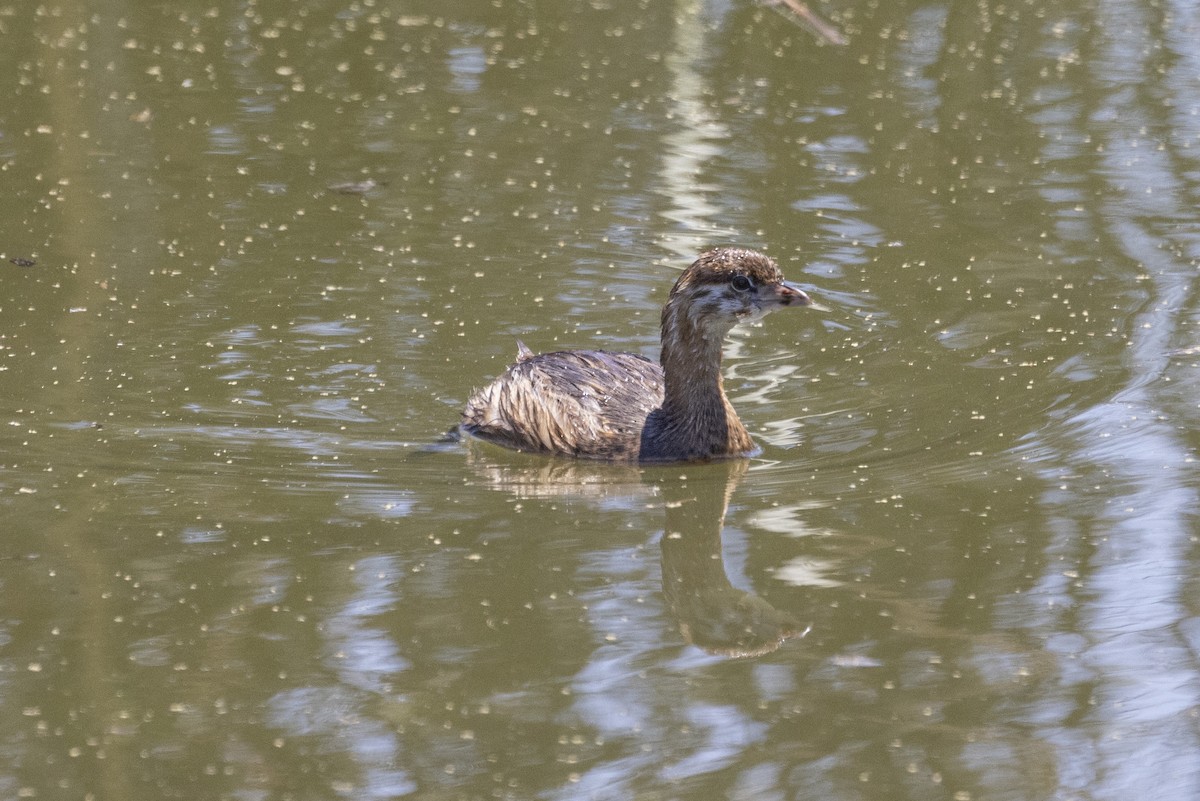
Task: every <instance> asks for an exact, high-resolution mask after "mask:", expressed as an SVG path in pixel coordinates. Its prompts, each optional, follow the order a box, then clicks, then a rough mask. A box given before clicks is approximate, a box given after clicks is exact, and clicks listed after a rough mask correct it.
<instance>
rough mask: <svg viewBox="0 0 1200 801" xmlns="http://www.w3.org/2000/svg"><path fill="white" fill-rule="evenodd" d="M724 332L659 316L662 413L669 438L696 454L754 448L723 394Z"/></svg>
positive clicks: (680, 318) (725, 453)
mask: <svg viewBox="0 0 1200 801" xmlns="http://www.w3.org/2000/svg"><path fill="white" fill-rule="evenodd" d="M724 333H725V332H724V331H719V332H715V331H708V332H705V331H703V330H701V329H699V328H698V327H697V326H696V325H694V324H693V322H692V321H691V320H689V319H688V318H687V316H686V315H684V314H670V313H664V315H663V330H662V368H663V384H664V388H663V405H662V410H663V415H664V417H665V418H666V420H667V421H668V427H669V428H670V429H672V430H673V438H674V439H676V441H677V442H679V443H680V444H681V445H682V446H684V447H685V448H686V449H687V450H688V452H689V453H690V454H693V456H694V457H695V458H704V457H719V456H732V455H737V454H744V453H747V452H749V451H751V450H753V448H754V442H753V440H751V438H750V434H749V432H747V431H746V428H745V426H743V425H742V422H741V420H739V419H738V416H737V413H736V412H735V411H734V410H733V406H731V405H730V403H729V399H728V398H727V397H725V387H724V382H723V380H722V378H721V348H722V345H723V344H724Z"/></svg>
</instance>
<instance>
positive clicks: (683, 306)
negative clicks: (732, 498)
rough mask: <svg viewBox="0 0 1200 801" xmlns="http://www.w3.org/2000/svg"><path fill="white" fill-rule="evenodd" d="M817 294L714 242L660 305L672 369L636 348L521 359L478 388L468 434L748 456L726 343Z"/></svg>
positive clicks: (653, 457) (663, 455) (586, 447)
mask: <svg viewBox="0 0 1200 801" xmlns="http://www.w3.org/2000/svg"><path fill="white" fill-rule="evenodd" d="M811 302H812V301H811V300H809V297H808V295H806V294H804V292H803V291H801V290H800V288H799V287H797V286H795V285H793V284H789V283H787V282H786V281H784V280H783V274H782V273H781V272H780V271H779V268H778V267H777V266H775V262H773V261H772V260H771V259H770V258H768V257H767V256H765V255H763V254H762V253H758V252H756V251H753V250H741V249H736V248H716V249H714V250H710V251H708V252H706V253H704V254H702V255H701V256H700V258H698V259H697V260H696V261H695V262H694V263H693V264H692V266H691V267H688V268H687V269H686V270H684V271H683V273H682V274H681V275H680V276H679V279H678V280H677V281H675V285H674V286H673V287H672V288H671V294H670V297H668V298H667V304H666V305H665V306H664V307H663V310H662V366H661V367H660V366H659V365H657V364H655V363H654V362H652V361H650V360H649V359H647V358H645V357H642V356H638V355H635V354H632V353H610V352H608V351H603V350H570V351H560V352H557V353H543V354H540V355H537V356H535V355H534V354H533V353H532V352H530V350H529V349H528V348H526V347H525V346H524V345H522V344H521V343H519V342H518V343H517V344H518V354H517V362H516V364H513V365H512V366H510V367H509V368H508V369H507V370H506V371H505V372H504V373H503V375H501V376H500V377H499V378H497V379H496V380H494V381H493V382H492V383H490V384H488V385H487V386H486V387H484V388H483V389H481V390H479V391H478V392H476V393H475V394H473V395H472V396H471V398H470V400H468V401H467V406H466V408H465V409H464V410H463V416H462V430H463V431H465V432H467V433H468V434H473V435H474V436H477V437H480V438H482V439H485V440H489V441H491V442H495V443H497V444H499V445H503V446H505V447H508V448H515V449H517V450H521V451H533V452H537V453H555V454H562V455H566V456H578V457H584V458H592V459H610V460H614V461H633V460H639V461H694V460H704V459H720V458H726V457H739V456H750V455H752V454H753V453H754V452H755V451H756V447H755V445H754V441H753V440H752V439H751V438H750V434H749V432H747V431H746V427H745V426H743V425H742V422H741V420H739V419H738V416H737V413H736V412H735V411H734V410H733V407H732V406H731V405H730V404H729V399H728V398H726V397H725V390H724V388H723V386H722V381H721V346H722V343H723V342H724V339H725V335H726V334H727V333H729V330H730V329H731V328H733V327H734V326H735V325H737V324H738V323H740V322H745V321H748V320H757V319H759V318H760V317H762V316H763V315H765V314H767V313H768V312H771V311H774V310H775V309H779V308H783V307H784V306H807V305H808V304H810V303H811Z"/></svg>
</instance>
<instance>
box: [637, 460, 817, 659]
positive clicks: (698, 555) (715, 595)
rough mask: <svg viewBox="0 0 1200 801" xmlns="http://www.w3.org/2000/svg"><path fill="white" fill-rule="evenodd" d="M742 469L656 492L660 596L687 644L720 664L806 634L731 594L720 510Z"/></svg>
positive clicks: (666, 484)
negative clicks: (661, 504)
mask: <svg viewBox="0 0 1200 801" xmlns="http://www.w3.org/2000/svg"><path fill="white" fill-rule="evenodd" d="M746 468H747V463H746V462H745V461H741V460H738V461H729V462H723V463H719V464H715V465H711V466H705V468H704V469H703V470H702V471H700V472H698V473H696V472H695V471H692V474H693V475H694V476H695V477H694V478H687V477H682V476H681V477H679V478H676V479H675V480H664V481H662V483H661V484H660V486H661V488H662V495H663V498H664V499H665V501H666V512H667V515H666V516H667V520H666V527H665V529H664V531H663V537H662V586H663V595H664V596H665V597H666V600H667V605H668V607H669V608H670V609H671V612H672V614H673V615H674V616H675V618H676V620H678V621H679V631H680V633H681V634H682V635H683V637H684V639H685V640H687V641H688V642H690V643H692V644H694V645H696V646H698V647H700V648H703V649H704V650H705V651H708V652H709V653H714V654H723V655H725V656H739V657H743V656H761V655H762V654H767V653H770V652H772V651H774V650H775V649H777V648H778V647H779V646H780V645H782V644H783V643H784V642H785V641H786V640H788V639H791V638H793V637H800V636H803V635H804V634H805V633H806V631H807V629H806V628H805V627H803V626H801V625H800V623H799V622H798V621H797V620H796V619H795V618H794V617H792V616H791V615H790V614H788V613H787V612H783V611H781V610H779V609H776V608H775V607H774V606H772V605H771V604H770V603H768V602H767V601H766V600H765V599H764V598H762V597H761V596H759V595H755V594H754V593H753V592H748V591H746V590H741V589H738V588H737V587H735V586H733V584H732V582H730V580H729V577H728V576H727V575H726V573H725V560H724V558H723V557H722V552H721V531H722V529H723V528H724V525H725V510H726V509H727V507H728V505H729V498H730V496H731V495H732V494H733V490H734V489H735V488H736V487H737V485H738V482H739V481H740V480H741V477H742V476H743V475H744V474H745V472H746ZM722 474H723V475H722ZM721 478H724V481H721V480H720V479H721Z"/></svg>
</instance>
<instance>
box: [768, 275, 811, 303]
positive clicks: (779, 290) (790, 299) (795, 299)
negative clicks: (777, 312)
mask: <svg viewBox="0 0 1200 801" xmlns="http://www.w3.org/2000/svg"><path fill="white" fill-rule="evenodd" d="M775 302H776V303H778V304H779V305H780V306H793V305H795V306H811V305H813V302H812V298H810V297H809V296H808V293H806V292H805V291H804V290H803V289H801V288H800V287H798V286H796V285H795V284H793V283H792V282H790V281H783V282H781V283H780V284H779V285H778V286H776V287H775Z"/></svg>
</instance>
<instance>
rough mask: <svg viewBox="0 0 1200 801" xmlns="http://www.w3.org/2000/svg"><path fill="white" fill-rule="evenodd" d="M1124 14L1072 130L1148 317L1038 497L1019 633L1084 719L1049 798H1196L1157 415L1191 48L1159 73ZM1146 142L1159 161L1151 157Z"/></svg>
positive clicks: (1060, 737)
mask: <svg viewBox="0 0 1200 801" xmlns="http://www.w3.org/2000/svg"><path fill="white" fill-rule="evenodd" d="M1138 8H1139V7H1138V6H1137V5H1136V4H1131V3H1126V2H1121V0H1116V1H1115V2H1113V3H1110V4H1108V6H1107V8H1106V10H1105V12H1102V13H1100V14H1098V15H1097V18H1098V19H1100V20H1108V21H1109V22H1111V23H1112V29H1111V30H1110V31H1106V32H1103V33H1101V34H1100V35H1099V36H1097V40H1098V41H1097V45H1098V47H1099V50H1098V52H1097V56H1096V58H1097V63H1096V65H1095V66H1094V67H1093V68H1092V74H1093V75H1094V76H1102V78H1103V81H1104V85H1105V86H1106V87H1107V89H1108V95H1107V102H1105V103H1104V104H1102V105H1101V106H1100V107H1099V108H1097V109H1096V110H1094V111H1093V112H1092V118H1091V119H1090V120H1087V121H1086V122H1085V123H1083V124H1088V123H1090V124H1088V128H1089V129H1090V130H1091V132H1092V134H1093V136H1095V137H1096V138H1097V140H1098V141H1099V142H1101V143H1102V144H1103V152H1102V155H1101V156H1100V159H1101V160H1100V161H1099V162H1098V163H1097V164H1096V172H1097V173H1102V174H1103V175H1104V177H1105V178H1107V180H1108V184H1107V185H1106V186H1105V188H1104V191H1103V195H1102V196H1103V197H1105V198H1107V199H1108V200H1107V202H1106V203H1105V205H1104V206H1103V207H1102V208H1100V209H1097V212H1098V215H1099V216H1100V217H1101V218H1102V219H1101V220H1100V223H1099V224H1100V225H1101V226H1102V227H1103V228H1104V234H1102V236H1104V235H1107V236H1108V237H1111V238H1112V239H1113V240H1114V241H1115V242H1116V243H1117V244H1118V246H1119V247H1120V248H1121V249H1122V250H1123V252H1124V253H1125V255H1126V256H1127V258H1128V262H1127V263H1128V264H1137V265H1142V269H1143V270H1144V272H1145V273H1146V274H1148V275H1149V277H1150V281H1149V282H1147V285H1148V291H1149V292H1150V295H1151V297H1150V301H1151V302H1150V303H1149V304H1148V305H1147V307H1146V309H1145V310H1144V311H1142V312H1141V313H1140V314H1139V315H1137V316H1136V317H1135V318H1134V320H1133V323H1132V325H1131V326H1130V328H1131V334H1130V345H1129V358H1128V365H1129V372H1130V377H1129V382H1128V384H1127V386H1126V387H1125V389H1124V390H1122V391H1121V392H1119V393H1117V395H1116V396H1114V397H1113V398H1111V399H1110V400H1108V401H1107V402H1105V403H1102V404H1099V405H1096V406H1093V407H1091V408H1089V409H1086V410H1084V411H1083V412H1082V413H1080V414H1079V415H1076V416H1075V418H1074V419H1073V420H1072V421H1070V423H1069V429H1070V431H1069V433H1068V434H1067V436H1065V437H1063V438H1062V439H1061V440H1060V441H1061V442H1062V443H1063V452H1062V453H1061V454H1060V455H1059V456H1058V457H1057V459H1056V460H1060V464H1059V465H1058V467H1057V468H1056V469H1055V468H1050V467H1049V466H1048V465H1047V469H1046V471H1045V475H1046V478H1047V480H1048V482H1050V483H1051V485H1052V486H1054V487H1056V488H1057V489H1055V490H1054V491H1053V492H1052V494H1048V495H1047V497H1046V498H1045V503H1046V507H1047V511H1048V513H1049V515H1050V517H1051V524H1052V529H1053V531H1054V534H1053V535H1052V540H1051V546H1050V553H1049V554H1048V555H1049V556H1050V558H1049V559H1048V564H1049V568H1048V572H1047V574H1046V575H1044V576H1043V578H1042V581H1041V583H1040V586H1039V587H1038V588H1037V591H1035V592H1034V593H1031V597H1030V599H1029V601H1030V602H1031V603H1032V605H1033V607H1032V608H1030V609H1028V610H1027V613H1028V617H1027V618H1026V620H1025V622H1026V624H1027V625H1033V626H1036V628H1037V629H1038V630H1037V631H1035V634H1037V635H1039V637H1045V638H1047V643H1048V647H1049V650H1050V651H1051V652H1053V653H1057V654H1058V655H1059V657H1060V659H1061V660H1062V664H1061V666H1060V669H1061V671H1062V675H1061V677H1060V681H1061V682H1062V683H1063V685H1065V686H1064V687H1062V692H1063V694H1064V695H1065V696H1066V697H1072V696H1074V697H1076V698H1077V697H1078V691H1079V690H1080V689H1087V688H1088V687H1089V686H1090V691H1089V692H1088V693H1087V694H1088V695H1090V703H1092V704H1094V706H1091V707H1090V708H1086V709H1075V710H1073V711H1074V713H1075V714H1077V715H1080V717H1081V719H1082V721H1083V723H1073V724H1068V723H1066V722H1063V723H1061V724H1060V727H1059V728H1057V730H1051V731H1050V732H1048V733H1047V734H1046V736H1047V737H1048V738H1049V739H1050V740H1051V741H1052V742H1055V743H1056V744H1057V745H1058V759H1059V763H1060V783H1061V784H1062V786H1061V787H1060V791H1061V792H1065V793H1078V792H1086V793H1088V794H1089V795H1088V796H1087V797H1090V798H1113V799H1117V798H1134V797H1140V798H1179V799H1182V798H1200V760H1197V758H1196V755H1197V753H1200V742H1198V741H1197V740H1198V737H1197V722H1196V719H1195V717H1194V713H1195V710H1196V708H1197V705H1198V704H1200V678H1198V675H1200V671H1198V667H1200V666H1198V665H1197V661H1196V655H1195V654H1194V653H1193V652H1192V650H1191V648H1190V647H1189V644H1188V643H1187V641H1186V639H1185V637H1184V636H1183V635H1182V634H1181V631H1180V629H1181V624H1185V625H1186V623H1185V621H1186V617H1187V614H1188V610H1187V607H1186V603H1185V595H1184V593H1185V592H1186V590H1187V584H1186V581H1187V580H1188V578H1189V577H1188V575H1187V573H1188V571H1187V566H1188V560H1187V552H1188V551H1189V550H1190V548H1191V547H1192V545H1191V542H1190V538H1191V535H1192V528H1193V526H1194V520H1195V515H1196V509H1197V500H1198V497H1197V489H1196V487H1197V486H1198V481H1197V470H1196V468H1195V465H1194V463H1193V462H1192V461H1191V459H1190V458H1189V457H1190V454H1189V452H1188V449H1187V445H1186V443H1184V442H1182V441H1181V440H1180V439H1179V437H1178V435H1177V434H1176V424H1177V422H1178V421H1177V420H1174V419H1172V417H1171V415H1169V414H1163V403H1164V399H1163V394H1164V393H1163V392H1162V390H1163V389H1164V386H1163V381H1162V379H1163V375H1164V371H1165V370H1166V368H1167V366H1168V362H1169V356H1168V354H1169V353H1170V351H1171V348H1172V344H1173V343H1174V342H1175V341H1176V337H1178V334H1179V330H1180V327H1181V324H1182V316H1183V310H1181V309H1180V304H1181V303H1182V302H1183V301H1184V299H1186V298H1188V297H1191V296H1193V292H1194V289H1195V287H1194V280H1195V279H1194V275H1195V265H1196V263H1197V260H1198V259H1200V248H1198V247H1197V246H1196V244H1195V241H1194V237H1192V236H1189V231H1190V230H1191V229H1193V228H1194V225H1195V222H1194V220H1195V209H1196V206H1197V202H1198V201H1200V198H1198V197H1197V196H1196V195H1197V192H1196V188H1195V187H1194V186H1186V185H1182V184H1181V181H1180V180H1179V179H1178V178H1176V176H1182V175H1185V174H1187V173H1188V172H1191V174H1193V175H1194V174H1197V173H1196V169H1197V165H1195V164H1192V165H1190V170H1189V169H1188V168H1187V166H1185V165H1181V164H1180V163H1178V161H1179V160H1180V159H1182V158H1184V157H1185V156H1186V155H1187V151H1186V150H1185V149H1184V148H1181V147H1178V144H1179V142H1180V141H1181V140H1182V141H1195V136H1196V131H1195V130H1192V131H1190V132H1189V133H1187V134H1185V133H1184V131H1185V129H1186V128H1188V127H1190V128H1193V129H1194V128H1195V127H1196V126H1197V121H1196V119H1195V118H1194V117H1192V118H1189V117H1188V116H1187V114H1188V112H1187V110H1188V109H1192V110H1195V109H1196V108H1200V95H1198V94H1197V91H1196V85H1195V81H1194V76H1195V75H1196V74H1198V72H1200V58H1198V54H1197V52H1196V47H1197V41H1196V39H1195V38H1194V37H1190V38H1179V37H1176V39H1175V41H1174V42H1173V44H1174V45H1175V49H1176V52H1175V53H1174V54H1173V56H1174V58H1173V60H1172V62H1165V61H1164V60H1163V59H1162V56H1160V55H1158V54H1157V53H1156V42H1155V41H1154V40H1153V39H1154V37H1153V34H1150V35H1147V33H1146V32H1147V30H1150V31H1153V29H1154V27H1155V25H1156V23H1155V21H1153V20H1150V19H1139V18H1138V17H1137V11H1138ZM1162 63H1171V67H1170V69H1169V70H1168V72H1167V73H1166V75H1165V76H1164V79H1163V81H1164V82H1163V84H1161V86H1163V92H1164V93H1165V94H1169V95H1171V96H1172V98H1173V101H1174V104H1175V108H1177V109H1178V110H1177V111H1174V112H1167V111H1164V110H1162V109H1161V108H1155V107H1154V101H1155V100H1159V101H1161V97H1158V94H1159V93H1158V92H1156V91H1151V92H1149V93H1148V94H1143V92H1145V86H1146V85H1147V84H1148V82H1149V84H1150V85H1154V86H1160V84H1158V83H1157V81H1156V80H1155V77H1154V76H1155V74H1156V70H1157V69H1158V66H1159V65H1160V64H1162ZM1148 76H1150V77H1148ZM1148 100H1149V103H1147V101H1148ZM1164 117H1165V118H1167V120H1168V123H1167V125H1166V126H1165V127H1166V128H1167V130H1164V126H1163V125H1162V124H1161V122H1160V120H1161V118H1164ZM1160 141H1161V142H1163V143H1165V145H1166V147H1165V149H1158V148H1157V147H1156V145H1157V143H1158V142H1160ZM1172 145H1175V146H1172ZM1172 159H1174V160H1175V163H1172V162H1171V160H1172ZM1188 220H1191V221H1192V222H1191V223H1190V224H1188V223H1187V222H1186V221H1188ZM1168 221H1171V222H1168ZM1175 221H1181V222H1182V223H1183V224H1182V225H1179V224H1176V223H1175ZM1181 229H1183V230H1181ZM1164 242H1166V243H1169V244H1170V245H1173V247H1163V244H1164ZM1172 251H1175V252H1176V253H1177V254H1178V255H1172ZM1098 269H1100V267H1099V265H1098ZM1193 413H1194V412H1193ZM1081 536H1082V537H1085V538H1086V541H1085V543H1081V542H1080V541H1079V539H1080V537H1081ZM1089 548H1090V549H1091V550H1090V551H1089ZM1064 567H1067V568H1068V570H1067V571H1064V570H1063V568H1064ZM1064 572H1065V573H1067V574H1068V575H1069V576H1070V577H1079V579H1080V581H1081V583H1082V584H1081V587H1080V589H1074V588H1072V587H1070V586H1069V582H1067V581H1064V578H1063V574H1064ZM1048 600H1049V603H1050V605H1051V607H1050V609H1047V607H1046V604H1047V601H1048ZM1030 621H1036V622H1032V623H1030ZM1043 629H1044V630H1043ZM1042 700H1043V702H1045V701H1046V700H1047V699H1042ZM1034 714H1036V712H1035V713H1034ZM1064 797H1066V796H1064ZM1071 797H1074V796H1071Z"/></svg>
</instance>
